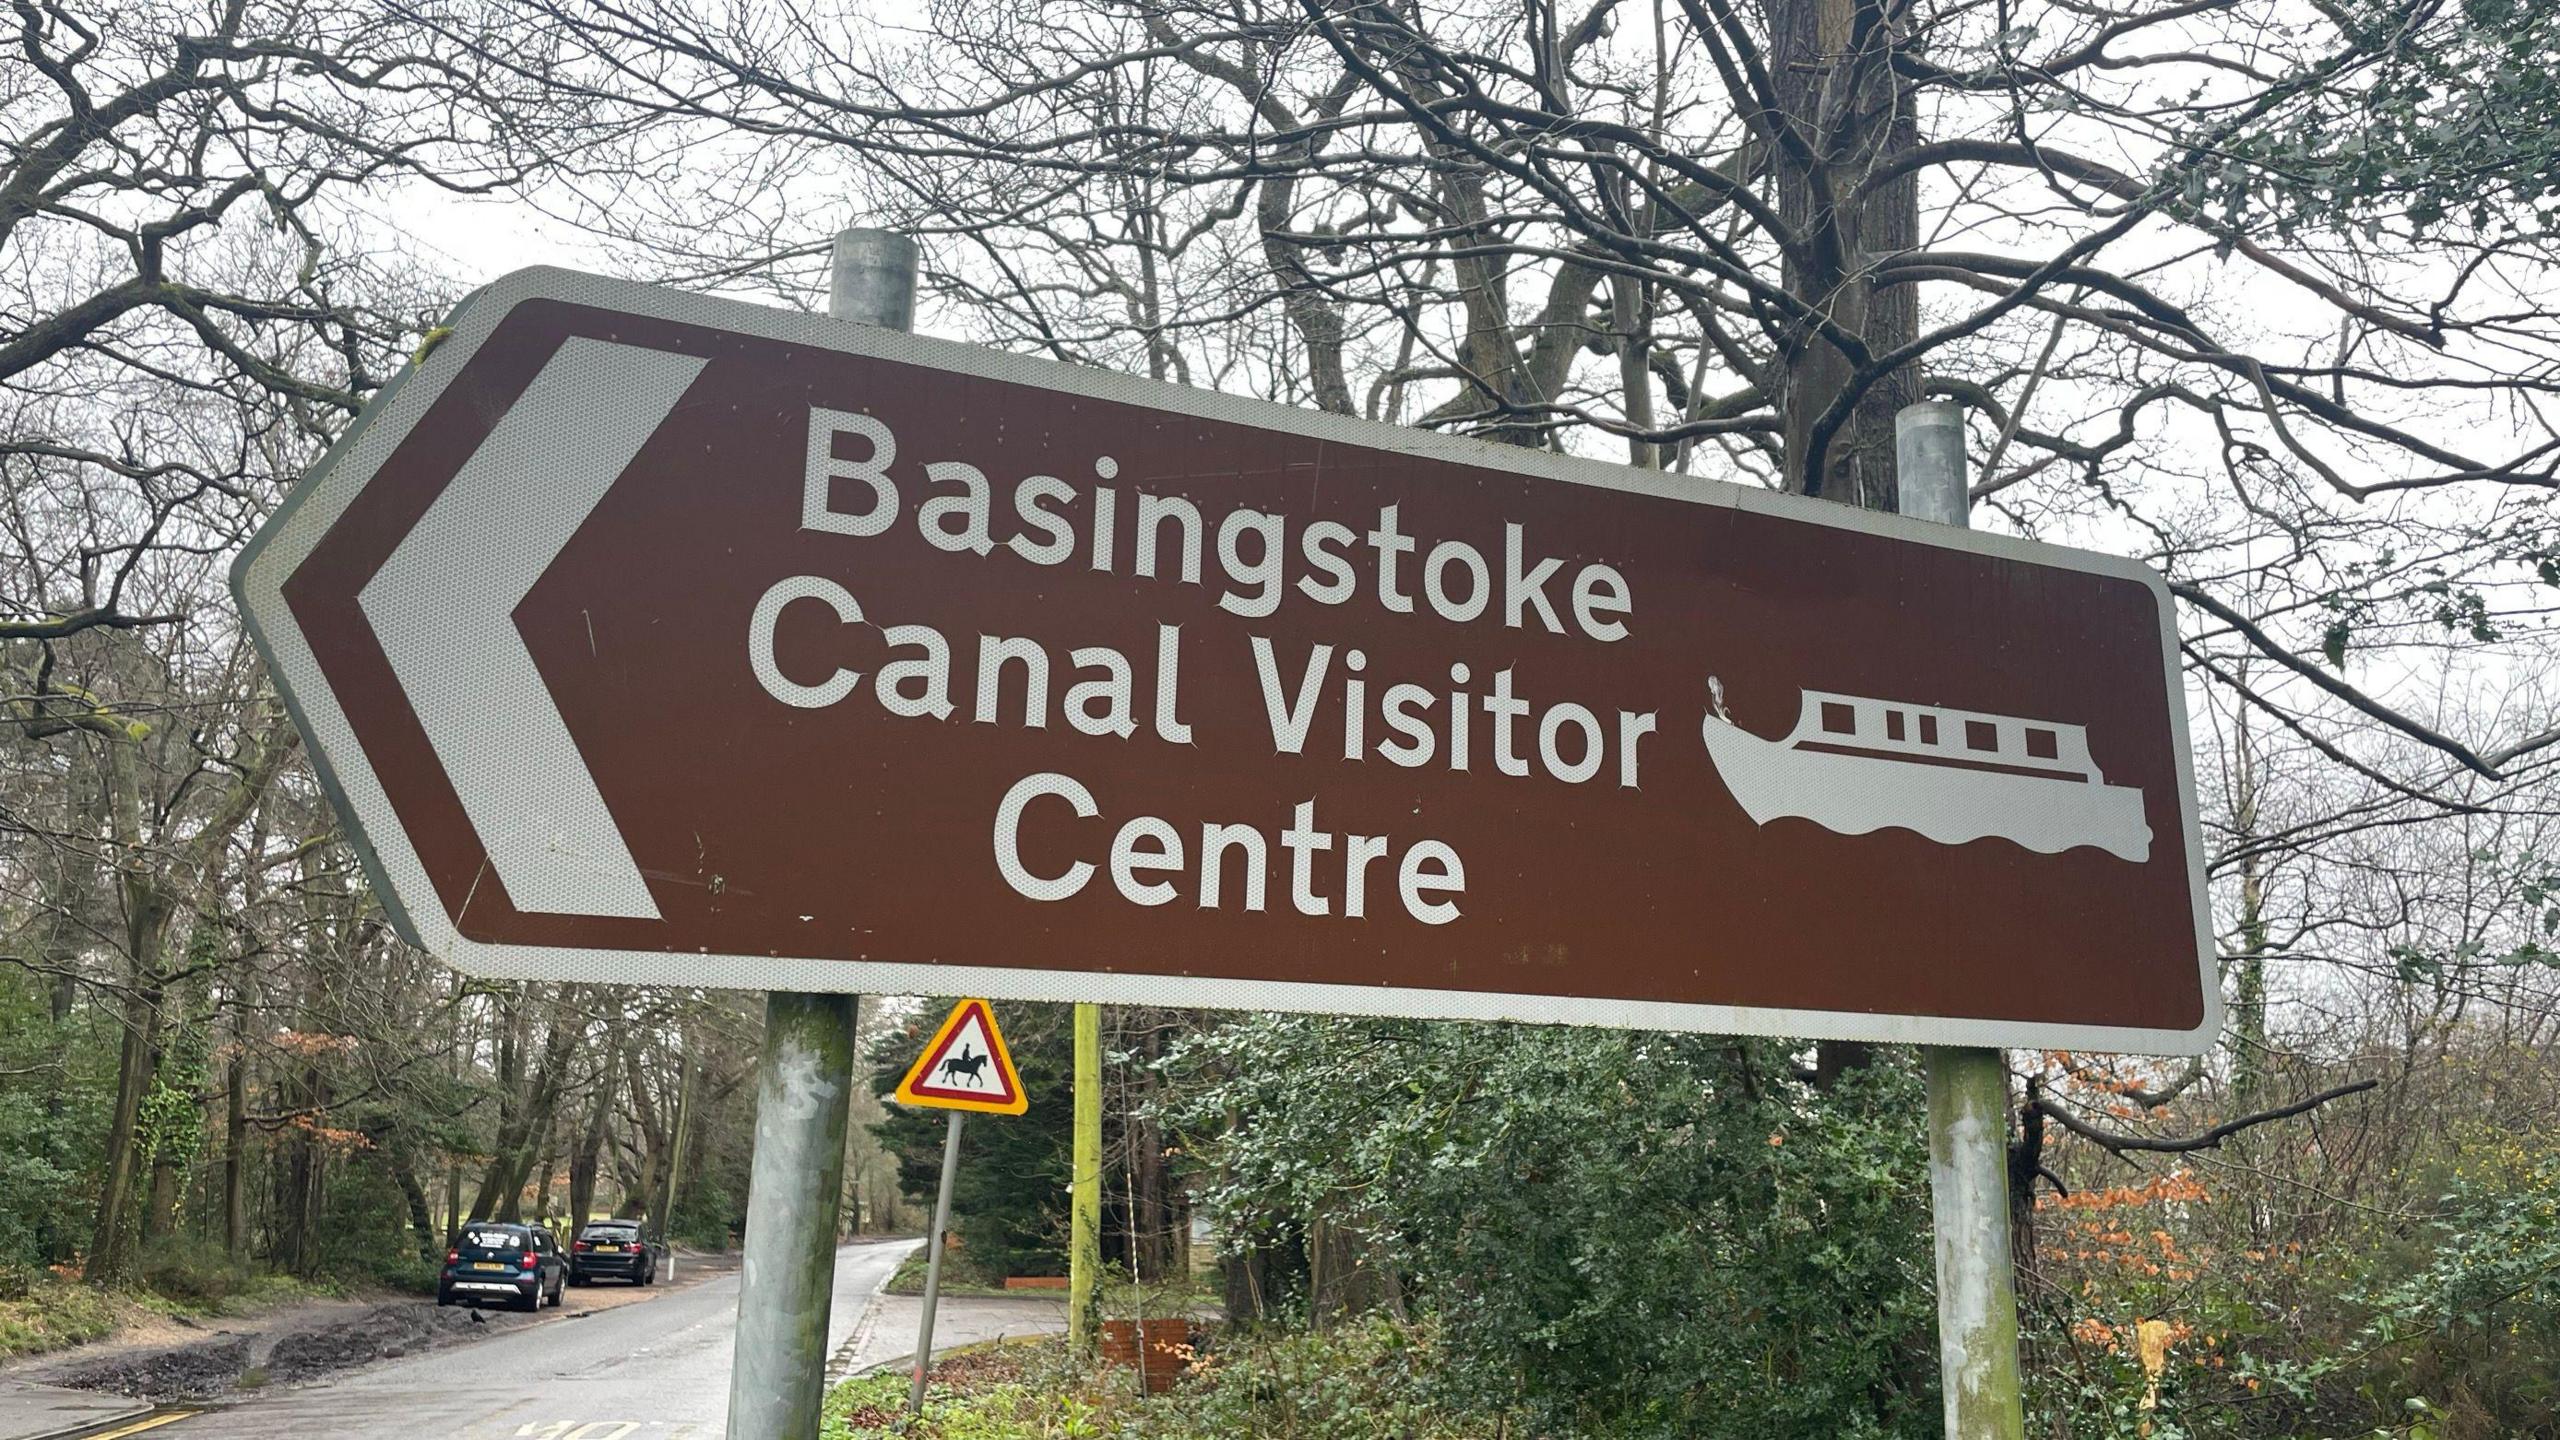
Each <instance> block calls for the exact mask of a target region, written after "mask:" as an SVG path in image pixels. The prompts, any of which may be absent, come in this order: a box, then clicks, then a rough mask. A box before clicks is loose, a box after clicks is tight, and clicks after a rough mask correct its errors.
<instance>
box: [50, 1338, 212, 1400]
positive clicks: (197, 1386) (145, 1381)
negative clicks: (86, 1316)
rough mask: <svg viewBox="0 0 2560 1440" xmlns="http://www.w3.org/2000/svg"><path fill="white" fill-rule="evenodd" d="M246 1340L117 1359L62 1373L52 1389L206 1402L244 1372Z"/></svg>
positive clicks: (206, 1342) (208, 1342)
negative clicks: (60, 1386) (55, 1386)
mask: <svg viewBox="0 0 2560 1440" xmlns="http://www.w3.org/2000/svg"><path fill="white" fill-rule="evenodd" d="M249 1349H250V1337H248V1336H246V1335H232V1336H216V1337H215V1338H213V1339H211V1340H198V1341H196V1342H194V1343H193V1344H189V1345H178V1346H173V1347H171V1348H169V1349H167V1350H149V1351H144V1352H143V1353H141V1354H138V1355H117V1356H113V1357H110V1358H108V1359H105V1360H96V1361H92V1362H90V1363H89V1364H86V1365H81V1366H78V1367H76V1368H74V1369H71V1370H67V1371H65V1372H63V1373H62V1374H61V1375H60V1376H58V1377H55V1378H54V1379H53V1383H54V1384H57V1385H67V1386H69V1387H71V1388H72V1389H75V1390H105V1391H110V1392H112V1393H114V1394H118V1395H130V1396H133V1397H134V1398H135V1399H137V1400H156V1401H160V1402H162V1403H164V1404H165V1403H167V1402H169V1401H173V1400H210V1399H212V1398H213V1397H215V1396H216V1395H222V1394H227V1393H229V1391H230V1389H231V1385H232V1382H233V1381H235V1380H238V1379H239V1378H240V1375H241V1372H243V1371H245V1370H247V1369H248V1368H249Z"/></svg>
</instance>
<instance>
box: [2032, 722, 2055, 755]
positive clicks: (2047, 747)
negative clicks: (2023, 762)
mask: <svg viewBox="0 0 2560 1440" xmlns="http://www.w3.org/2000/svg"><path fill="white" fill-rule="evenodd" d="M2027 753H2028V754H2030V755H2033V756H2034V757H2036V758H2037V759H2039V760H2058V759H2060V758H2062V745H2061V742H2060V741H2059V740H2057V739H2056V738H2055V736H2054V733H2053V732H2052V731H2050V730H2047V729H2045V728H2044V727H2043V726H2041V725H2030V726H2028V727H2027Z"/></svg>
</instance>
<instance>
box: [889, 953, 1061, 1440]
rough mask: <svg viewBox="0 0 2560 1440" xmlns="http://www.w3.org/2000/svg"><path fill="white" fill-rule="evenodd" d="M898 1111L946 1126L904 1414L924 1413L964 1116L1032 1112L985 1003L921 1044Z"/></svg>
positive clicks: (954, 1011)
mask: <svg viewBox="0 0 2560 1440" xmlns="http://www.w3.org/2000/svg"><path fill="white" fill-rule="evenodd" d="M896 1099H897V1101H898V1103H899V1104H901V1105H920V1106H923V1107H925V1108H928V1109H936V1110H948V1111H950V1112H951V1121H950V1125H949V1127H948V1128H947V1129H945V1130H944V1131H943V1132H942V1183H941V1185H940V1187H939V1188H938V1189H937V1190H936V1191H935V1192H934V1200H933V1234H932V1236H931V1238H929V1239H928V1240H926V1242H925V1244H926V1245H927V1247H928V1249H927V1251H926V1258H925V1267H924V1315H923V1318H922V1319H921V1320H919V1321H918V1322H917V1327H916V1360H915V1383H914V1384H913V1385H912V1386H911V1387H910V1388H909V1389H908V1392H907V1409H908V1410H909V1411H910V1412H912V1413H914V1414H918V1415H921V1414H923V1413H924V1377H925V1373H926V1372H927V1371H928V1370H930V1369H932V1368H933V1318H934V1310H935V1308H936V1307H937V1306H939V1305H940V1304H941V1301H942V1251H943V1247H944V1244H945V1242H946V1240H947V1239H948V1237H949V1234H950V1230H951V1178H952V1176H953V1175H954V1174H956V1173H957V1172H958V1171H959V1169H960V1122H961V1121H963V1120H965V1119H967V1118H968V1116H969V1112H971V1111H973V1110H974V1111H977V1112H979V1113H980V1114H985V1115H1019V1114H1021V1113H1022V1112H1023V1111H1025V1110H1028V1109H1030V1108H1031V1097H1030V1096H1029V1095H1027V1094H1025V1093H1024V1092H1023V1088H1022V1076H1021V1075H1020V1073H1019V1072H1017V1071H1016V1070H1015V1069H1014V1066H1013V1053H1012V1052H1011V1051H1009V1050H1007V1049H1006V1048H1005V1043H1004V1031H1002V1030H1001V1029H998V1028H997V1026H996V1016H995V1011H993V1010H991V1009H989V1008H988V1006H987V1002H986V1001H984V1000H963V1001H961V1002H960V1003H959V1004H957V1005H954V1006H952V1007H951V1013H950V1015H948V1016H946V1017H945V1018H944V1019H943V1022H942V1027H941V1028H940V1029H938V1030H936V1031H935V1032H934V1034H933V1039H931V1040H930V1041H928V1042H926V1044H925V1047H924V1053H923V1054H921V1055H918V1056H917V1057H916V1063H915V1064H913V1065H910V1066H908V1067H907V1074H906V1078H905V1079H903V1080H900V1081H899V1082H898V1090H897V1095H896Z"/></svg>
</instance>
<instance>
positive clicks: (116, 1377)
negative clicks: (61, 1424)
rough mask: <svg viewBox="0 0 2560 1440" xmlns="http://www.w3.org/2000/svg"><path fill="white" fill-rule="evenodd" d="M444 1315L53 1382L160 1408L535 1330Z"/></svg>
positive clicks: (230, 1338)
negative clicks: (516, 1330)
mask: <svg viewBox="0 0 2560 1440" xmlns="http://www.w3.org/2000/svg"><path fill="white" fill-rule="evenodd" d="M474 1313H475V1312H473V1311H470V1310H466V1309H451V1310H440V1309H438V1308H436V1307H435V1306H434V1305H432V1304H429V1303H427V1302H425V1301H421V1300H407V1301H396V1302H393V1303H391V1304H387V1305H377V1306H374V1307H373V1308H372V1309H369V1310H366V1311H363V1312H362V1313H360V1314H356V1315H352V1316H346V1317H343V1318H337V1319H333V1320H332V1321H331V1322H330V1323H328V1324H325V1325H315V1326H310V1327H307V1328H301V1329H288V1330H284V1331H281V1332H276V1333H270V1334H264V1335H227V1334H224V1335H215V1336H212V1337H210V1338H208V1339H204V1340H197V1341H193V1342H190V1343H188V1344H185V1345H173V1346H170V1347H168V1348H166V1349H160V1350H144V1351H136V1352H133V1353H130V1354H124V1355H112V1356H108V1357H106V1358H103V1359H99V1360H93V1361H89V1362H87V1363H85V1364H81V1365H76V1366H72V1367H70V1368H68V1369H65V1370H63V1371H61V1372H59V1373H58V1374H55V1375H51V1376H48V1377H47V1379H48V1381H49V1383H52V1384H56V1385H67V1386H70V1387H71V1388H73V1389H77V1390H104V1391H108V1392H110V1393H113V1394H118V1395H130V1396H133V1397H134V1398H136V1399H139V1400H150V1401H155V1402H158V1403H160V1404H164V1405H165V1404H171V1403H175V1402H179V1401H204V1400H214V1399H219V1398H221V1397H223V1396H226V1395H240V1394H247V1393H250V1392H253V1391H256V1390H258V1389H260V1388H262V1387H264V1386H268V1385H299V1384H304V1383H307V1382H309V1381H312V1380H317V1379H320V1378H322V1377H323V1376H327V1375H332V1374H335V1373H337V1372H338V1371H341V1370H351V1369H353V1368H355V1367H356V1366H359V1365H366V1364H371V1363H372V1362H374V1361H376V1360H390V1359H396V1358H398V1357H400V1356H403V1355H415V1354H417V1353H419V1352H421V1351H425V1350H434V1349H440V1348H442V1347H444V1346H447V1345H455V1344H460V1343H463V1342H465V1341H469V1340H474V1339H478V1338H479V1337H481V1336H483V1335H488V1334H493V1333H495V1332H497V1331H499V1330H502V1329H514V1328H517V1327H519V1326H522V1325H524V1324H527V1323H530V1322H531V1320H532V1319H533V1317H532V1316H529V1315H511V1314H487V1315H484V1316H483V1317H482V1318H481V1319H479V1320H474V1319H473V1318H472V1317H473V1315H474Z"/></svg>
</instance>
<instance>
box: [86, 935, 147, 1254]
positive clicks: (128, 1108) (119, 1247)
mask: <svg viewBox="0 0 2560 1440" xmlns="http://www.w3.org/2000/svg"><path fill="white" fill-rule="evenodd" d="M137 888H138V887H137ZM140 928H141V927H140V926H139V925H138V924H137V925H136V926H135V927H134V929H135V930H136V931H137V932H138V931H139V930H140ZM134 968H135V969H136V970H137V971H142V970H143V969H144V968H145V967H144V965H143V964H137V965H136V966H135V967H134ZM121 1018H122V1020H123V1022H124V1024H123V1029H124V1041H123V1044H122V1046H121V1047H120V1048H119V1050H118V1052H117V1059H116V1098H115V1108H114V1109H112V1110H111V1111H109V1112H108V1118H107V1141H106V1152H105V1156H104V1165H103V1167H102V1169H103V1179H102V1182H101V1183H100V1185H99V1188H98V1224H97V1229H96V1231H95V1233H94V1235H93V1236H92V1238H91V1239H90V1242H89V1263H88V1270H87V1274H88V1278H89V1279H90V1280H91V1281H93V1282H95V1283H97V1284H100V1285H113V1284H118V1283H121V1282H122V1281H124V1280H126V1279H127V1278H129V1277H130V1276H131V1274H132V1272H133V1258H134V1229H135V1226H134V1223H133V1222H134V1215H133V1199H134V1189H135V1182H136V1180H137V1179H138V1178H139V1175H138V1171H139V1170H140V1168H141V1164H140V1161H141V1152H140V1147H139V1146H138V1145H137V1144H136V1143H135V1142H136V1139H137V1132H138V1131H139V1129H140V1125H141V1119H142V1100H143V1097H144V1096H145V1095H146V1094H148V1093H149V1092H150V1089H151V1081H152V1073H151V1058H152V1054H153V1052H154V1050H155V1049H156V1048H157V1047H156V1043H155V1039H156V1034H155V1032H156V1031H157V1030H158V1027H159V1021H160V991H159V988H158V987H157V986H138V987H136V988H135V989H134V990H133V991H132V992H131V993H129V994H128V995H127V996H126V997H125V1002H124V1005H123V1007H122V1015H121Z"/></svg>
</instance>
